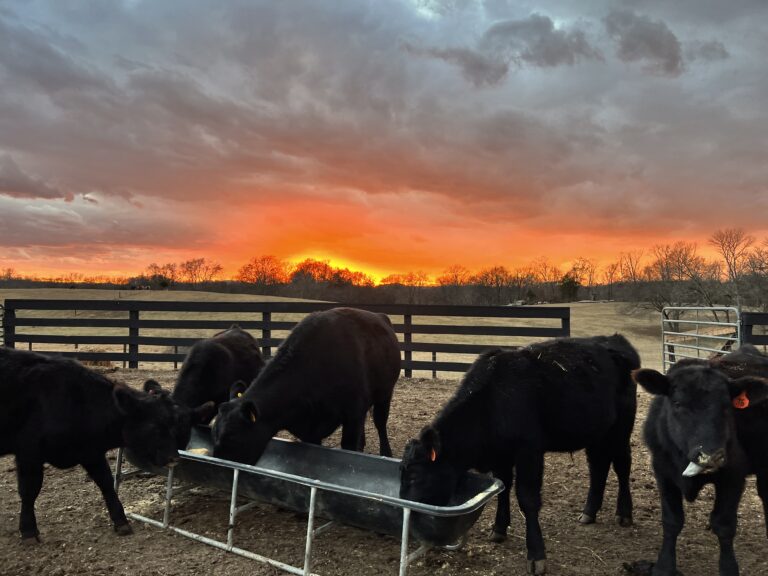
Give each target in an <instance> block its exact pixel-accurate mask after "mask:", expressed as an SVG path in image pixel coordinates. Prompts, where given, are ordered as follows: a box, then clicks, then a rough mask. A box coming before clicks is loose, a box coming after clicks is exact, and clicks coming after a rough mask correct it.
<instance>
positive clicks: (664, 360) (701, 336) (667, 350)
mask: <svg viewBox="0 0 768 576" xmlns="http://www.w3.org/2000/svg"><path fill="white" fill-rule="evenodd" d="M669 312H683V313H685V312H696V318H695V319H693V320H691V319H677V320H676V319H674V318H669ZM701 312H706V313H709V314H714V313H715V312H727V313H728V315H729V316H730V314H733V315H734V317H735V318H736V319H735V320H734V321H730V320H729V321H728V322H717V321H712V320H700V319H699V313H701ZM715 318H717V316H715ZM674 323H678V324H688V325H693V326H694V327H695V332H670V331H669V330H667V325H668V324H674ZM699 326H723V327H726V328H733V332H734V334H733V335H732V336H720V335H714V334H706V333H700V332H699ZM668 336H673V337H674V336H677V337H680V338H685V339H688V341H690V340H694V339H695V341H696V343H695V344H685V343H677V342H670V341H668V340H667V337H668ZM702 340H704V341H706V340H710V341H721V342H725V343H726V344H727V343H728V342H737V343H738V344H739V345H740V344H741V342H742V330H741V313H740V311H739V309H738V308H733V307H730V306H722V307H719V306H712V307H707V306H667V307H665V308H664V309H663V310H662V311H661V365H662V370H663V371H664V372H666V371H667V368H668V367H670V366H672V365H673V364H674V363H675V362H674V361H672V360H670V359H669V357H674V358H701V355H700V354H699V355H697V356H692V355H689V354H678V353H677V349H678V348H682V349H684V350H696V351H697V352H710V353H715V354H722V353H723V350H718V349H715V348H711V347H710V346H702V345H700V343H701V341H702ZM684 342H685V340H684Z"/></svg>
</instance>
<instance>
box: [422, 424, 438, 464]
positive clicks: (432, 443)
mask: <svg viewBox="0 0 768 576" xmlns="http://www.w3.org/2000/svg"><path fill="white" fill-rule="evenodd" d="M419 439H420V440H421V445H422V446H424V450H425V451H426V453H427V457H428V458H429V461H430V462H434V461H435V460H437V456H438V455H439V454H440V434H438V432H437V430H435V429H434V428H432V427H431V426H427V427H426V428H424V429H423V430H422V431H421V435H420V438H419Z"/></svg>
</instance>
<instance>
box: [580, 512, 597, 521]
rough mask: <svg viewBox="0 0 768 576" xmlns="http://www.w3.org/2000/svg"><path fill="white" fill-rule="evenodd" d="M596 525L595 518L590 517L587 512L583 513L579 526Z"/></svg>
mask: <svg viewBox="0 0 768 576" xmlns="http://www.w3.org/2000/svg"><path fill="white" fill-rule="evenodd" d="M594 523H595V517H594V516H590V515H589V514H587V513H585V512H582V513H581V516H579V524H594Z"/></svg>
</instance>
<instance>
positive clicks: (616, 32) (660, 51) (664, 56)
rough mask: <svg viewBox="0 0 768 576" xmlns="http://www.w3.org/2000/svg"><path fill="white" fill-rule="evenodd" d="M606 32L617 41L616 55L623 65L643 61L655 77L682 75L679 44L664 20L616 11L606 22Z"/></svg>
mask: <svg viewBox="0 0 768 576" xmlns="http://www.w3.org/2000/svg"><path fill="white" fill-rule="evenodd" d="M604 22H605V29H606V31H607V32H608V34H609V35H610V36H611V37H612V38H613V39H614V41H615V42H616V54H617V56H618V57H619V58H620V59H621V60H623V61H624V62H643V63H644V64H645V69H646V70H648V71H649V72H651V73H653V74H659V75H663V76H679V75H680V74H682V72H683V68H684V64H683V54H682V49H681V46H680V41H679V40H678V39H677V36H675V34H674V33H673V32H672V31H671V30H670V29H669V27H668V26H667V25H666V24H665V23H664V22H662V21H661V20H651V19H650V18H649V17H647V16H642V15H638V14H635V13H634V12H630V11H625V10H621V11H613V12H611V13H610V14H608V16H606V17H605V19H604Z"/></svg>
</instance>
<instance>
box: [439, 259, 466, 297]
mask: <svg viewBox="0 0 768 576" xmlns="http://www.w3.org/2000/svg"><path fill="white" fill-rule="evenodd" d="M471 277H472V274H471V273H470V272H469V270H467V269H466V268H465V267H464V266H460V265H458V264H457V265H454V266H449V267H448V268H446V269H445V270H444V271H443V273H442V274H441V275H440V276H438V277H437V284H438V286H440V291H441V292H442V293H443V296H444V298H445V300H446V301H447V302H450V303H451V304H466V303H467V301H468V300H469V290H468V284H469V283H470V279H471Z"/></svg>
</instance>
